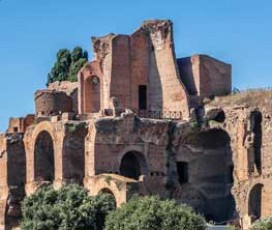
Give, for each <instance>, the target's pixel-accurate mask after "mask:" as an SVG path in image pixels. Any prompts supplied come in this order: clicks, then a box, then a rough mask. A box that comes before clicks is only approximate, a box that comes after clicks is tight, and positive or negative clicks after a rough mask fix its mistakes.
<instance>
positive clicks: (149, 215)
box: [105, 196, 206, 230]
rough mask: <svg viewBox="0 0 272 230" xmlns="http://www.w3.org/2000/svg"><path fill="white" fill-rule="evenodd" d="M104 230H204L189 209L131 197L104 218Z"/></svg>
mask: <svg viewBox="0 0 272 230" xmlns="http://www.w3.org/2000/svg"><path fill="white" fill-rule="evenodd" d="M105 226H106V227H105V229H106V230H158V229H160V230H204V229H206V223H205V220H204V218H203V217H201V216H199V215H197V214H195V213H194V212H193V210H192V208H190V207H188V206H186V205H183V204H178V203H176V202H175V201H173V200H161V199H160V198H159V197H157V196H151V197H135V198H132V199H131V200H130V201H129V202H128V203H126V204H124V205H123V206H122V207H121V208H119V209H116V210H115V211H112V212H111V213H110V214H109V215H108V216H107V217H106V225H105Z"/></svg>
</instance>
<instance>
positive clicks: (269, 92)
mask: <svg viewBox="0 0 272 230" xmlns="http://www.w3.org/2000/svg"><path fill="white" fill-rule="evenodd" d="M209 105H212V106H220V107H226V106H252V107H260V106H263V107H270V106H272V89H270V88H264V89H248V90H245V91H241V92H240V91H238V92H234V93H232V94H230V95H227V96H222V97H215V99H214V100H213V101H211V102H210V103H209Z"/></svg>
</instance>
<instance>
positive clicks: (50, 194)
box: [21, 185, 115, 230]
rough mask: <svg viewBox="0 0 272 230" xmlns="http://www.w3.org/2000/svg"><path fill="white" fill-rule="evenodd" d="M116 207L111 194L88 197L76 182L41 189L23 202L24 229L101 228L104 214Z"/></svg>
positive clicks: (94, 229)
mask: <svg viewBox="0 0 272 230" xmlns="http://www.w3.org/2000/svg"><path fill="white" fill-rule="evenodd" d="M114 209H115V200H114V198H113V197H112V195H109V194H101V195H98V196H95V197H90V196H88V193H87V191H86V190H85V189H84V188H82V187H80V186H78V185H68V186H64V187H62V188H61V189H59V190H54V189H53V188H52V187H51V186H50V187H45V188H42V189H41V190H39V191H37V192H36V193H35V194H33V195H31V196H29V197H26V198H25V199H24V201H23V204H22V214H23V219H22V224H21V225H22V226H21V227H22V229H23V230H51V229H61V230H87V229H88V230H102V229H103V228H104V222H105V216H106V215H107V214H108V213H109V212H110V211H111V210H114Z"/></svg>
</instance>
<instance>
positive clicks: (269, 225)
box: [250, 217, 272, 230]
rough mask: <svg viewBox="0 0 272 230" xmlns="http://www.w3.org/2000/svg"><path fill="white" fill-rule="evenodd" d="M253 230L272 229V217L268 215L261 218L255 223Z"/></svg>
mask: <svg viewBox="0 0 272 230" xmlns="http://www.w3.org/2000/svg"><path fill="white" fill-rule="evenodd" d="M250 229H251V230H271V229H272V217H268V218H265V219H262V220H259V221H257V222H255V223H254V224H253V226H252V227H251V228H250Z"/></svg>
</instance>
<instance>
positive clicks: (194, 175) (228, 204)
mask: <svg viewBox="0 0 272 230" xmlns="http://www.w3.org/2000/svg"><path fill="white" fill-rule="evenodd" d="M187 143H188V144H189V145H191V146H192V148H196V149H198V151H199V153H201V154H199V155H198V156H197V157H196V156H195V152H194V151H195V150H194V151H188V152H186V155H187V156H185V154H184V153H183V152H181V154H180V155H179V157H178V158H177V162H178V163H179V164H180V165H178V166H179V168H177V169H178V170H177V173H178V175H177V176H179V177H178V179H179V183H180V185H181V193H182V192H183V190H184V189H185V188H187V189H188V191H189V193H190V189H191V188H192V186H193V185H196V184H197V185H198V188H199V189H201V192H202V193H203V194H204V196H205V200H204V201H203V202H204V204H205V208H204V209H203V213H202V214H203V215H204V216H205V217H206V218H207V220H213V221H215V222H223V221H227V220H230V219H232V218H233V217H234V216H235V207H236V204H235V200H234V197H233V195H232V192H231V187H232V186H233V182H234V179H235V178H234V176H235V171H234V167H233V166H234V163H233V158H232V153H233V152H232V149H231V138H230V136H229V134H228V133H227V132H226V131H225V130H223V129H220V128H214V129H210V130H207V131H202V132H200V133H198V134H196V135H192V136H189V137H188V139H187V140H186V144H187ZM186 151H187V150H186ZM186 162H187V163H188V165H187V164H186ZM188 166H189V168H187V167H188ZM188 169H189V170H188ZM187 172H188V175H189V177H187V178H186V173H187ZM188 179H189V181H188V182H189V183H186V181H187V180H188ZM189 195H190V194H189ZM187 201H188V204H189V205H191V202H192V201H190V200H188V199H187ZM187 201H186V202H187ZM194 202H195V204H194V205H195V206H197V205H196V200H194ZM201 205H202V204H201V202H200V203H199V206H200V207H201Z"/></svg>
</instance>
